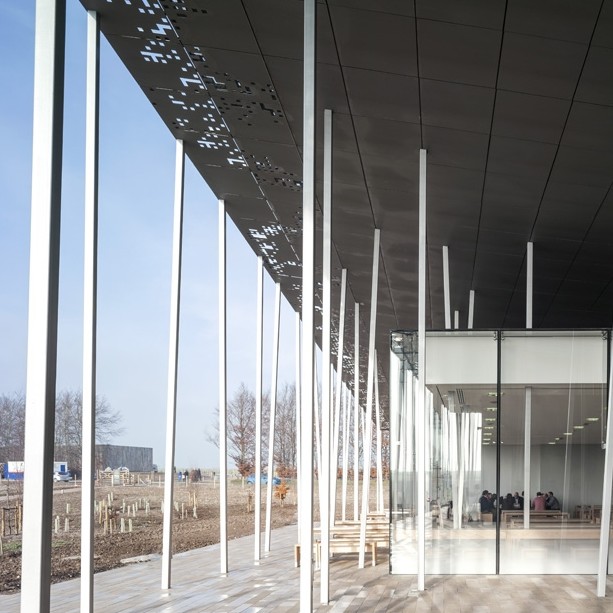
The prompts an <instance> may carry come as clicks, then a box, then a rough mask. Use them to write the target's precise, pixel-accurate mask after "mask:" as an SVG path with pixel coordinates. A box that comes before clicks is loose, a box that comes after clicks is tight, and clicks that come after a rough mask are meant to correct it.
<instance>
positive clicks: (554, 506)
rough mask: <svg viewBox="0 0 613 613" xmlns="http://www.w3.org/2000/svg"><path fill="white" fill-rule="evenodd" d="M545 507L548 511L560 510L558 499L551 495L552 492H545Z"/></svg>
mask: <svg viewBox="0 0 613 613" xmlns="http://www.w3.org/2000/svg"><path fill="white" fill-rule="evenodd" d="M545 508H546V509H547V510H548V511H559V510H560V501H559V500H558V499H557V498H556V497H555V496H554V495H553V492H547V496H546V498H545Z"/></svg>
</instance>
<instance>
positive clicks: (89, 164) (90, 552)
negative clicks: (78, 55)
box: [81, 11, 100, 613]
mask: <svg viewBox="0 0 613 613" xmlns="http://www.w3.org/2000/svg"><path fill="white" fill-rule="evenodd" d="M99 50H100V27H99V22H98V13H96V12H95V11H87V75H86V85H85V87H86V102H85V106H86V111H85V220H84V222H85V223H84V230H85V236H84V241H83V242H84V261H83V417H82V419H83V424H82V426H83V432H82V437H81V440H82V441H83V445H82V447H83V448H82V450H81V453H82V458H81V474H82V477H81V612H82V613H85V612H87V611H90V612H91V611H93V610H94V521H93V520H94V517H93V515H94V471H95V470H96V460H95V458H96V454H95V450H96V308H97V286H98V283H97V279H98V117H99V115H98V109H99V83H100V78H99V77H100V55H99Z"/></svg>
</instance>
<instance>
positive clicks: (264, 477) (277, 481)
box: [247, 474, 281, 485]
mask: <svg viewBox="0 0 613 613" xmlns="http://www.w3.org/2000/svg"><path fill="white" fill-rule="evenodd" d="M260 481H261V482H262V483H263V484H264V485H268V475H266V474H263V475H262V476H261V477H260ZM247 483H250V484H251V485H255V475H249V476H248V477H247ZM272 484H273V485H281V479H279V477H273V478H272Z"/></svg>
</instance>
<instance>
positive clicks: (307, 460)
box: [300, 0, 316, 613]
mask: <svg viewBox="0 0 613 613" xmlns="http://www.w3.org/2000/svg"><path fill="white" fill-rule="evenodd" d="M315 40H316V2H315V0H305V1H304V105H303V108H304V111H303V141H304V142H303V154H302V167H303V173H302V180H303V186H302V326H303V334H304V339H303V343H302V396H301V411H302V425H301V428H302V430H301V439H300V441H301V442H300V447H301V449H300V453H301V457H300V466H301V474H300V503H301V505H302V506H301V509H300V522H301V527H300V551H301V557H302V562H301V564H300V611H301V613H307V612H308V613H310V611H311V610H312V608H313V565H312V564H310V563H309V560H311V556H312V550H313V357H314V351H313V340H314V338H315V326H314V311H313V308H314V294H315V66H316V61H315V55H316V45H315Z"/></svg>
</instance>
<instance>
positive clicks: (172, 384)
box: [162, 140, 185, 590]
mask: <svg viewBox="0 0 613 613" xmlns="http://www.w3.org/2000/svg"><path fill="white" fill-rule="evenodd" d="M184 176H185V155H184V151H183V141H182V140H177V148H176V156H175V194H174V213H173V227H172V272H171V281H170V334H169V339H168V389H167V397H166V467H165V469H164V521H163V532H162V589H163V590H168V589H170V585H171V577H170V575H171V564H172V508H173V507H172V493H173V489H174V481H175V479H174V465H175V429H176V423H177V369H178V363H179V316H180V310H181V256H182V250H183V181H184Z"/></svg>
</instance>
